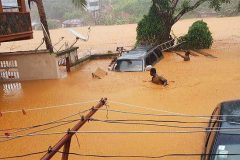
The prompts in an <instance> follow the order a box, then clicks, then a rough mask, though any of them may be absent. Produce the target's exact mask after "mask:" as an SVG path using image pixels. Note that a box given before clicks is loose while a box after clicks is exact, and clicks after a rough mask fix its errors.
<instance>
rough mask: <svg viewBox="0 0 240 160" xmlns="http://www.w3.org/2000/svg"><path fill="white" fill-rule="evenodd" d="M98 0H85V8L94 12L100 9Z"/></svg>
mask: <svg viewBox="0 0 240 160" xmlns="http://www.w3.org/2000/svg"><path fill="white" fill-rule="evenodd" d="M100 7H101V5H100V0H87V10H88V11H90V12H95V11H99V10H100Z"/></svg>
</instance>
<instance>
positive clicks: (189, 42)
mask: <svg viewBox="0 0 240 160" xmlns="http://www.w3.org/2000/svg"><path fill="white" fill-rule="evenodd" d="M180 39H181V40H183V41H186V43H185V44H184V45H183V46H182V47H183V48H184V49H208V48H210V47H211V46H212V43H213V38H212V33H211V32H210V30H209V28H208V26H207V23H205V22H203V21H202V20H201V21H197V22H194V23H193V24H192V26H191V27H190V28H189V30H188V34H187V35H185V36H183V37H181V38H180Z"/></svg>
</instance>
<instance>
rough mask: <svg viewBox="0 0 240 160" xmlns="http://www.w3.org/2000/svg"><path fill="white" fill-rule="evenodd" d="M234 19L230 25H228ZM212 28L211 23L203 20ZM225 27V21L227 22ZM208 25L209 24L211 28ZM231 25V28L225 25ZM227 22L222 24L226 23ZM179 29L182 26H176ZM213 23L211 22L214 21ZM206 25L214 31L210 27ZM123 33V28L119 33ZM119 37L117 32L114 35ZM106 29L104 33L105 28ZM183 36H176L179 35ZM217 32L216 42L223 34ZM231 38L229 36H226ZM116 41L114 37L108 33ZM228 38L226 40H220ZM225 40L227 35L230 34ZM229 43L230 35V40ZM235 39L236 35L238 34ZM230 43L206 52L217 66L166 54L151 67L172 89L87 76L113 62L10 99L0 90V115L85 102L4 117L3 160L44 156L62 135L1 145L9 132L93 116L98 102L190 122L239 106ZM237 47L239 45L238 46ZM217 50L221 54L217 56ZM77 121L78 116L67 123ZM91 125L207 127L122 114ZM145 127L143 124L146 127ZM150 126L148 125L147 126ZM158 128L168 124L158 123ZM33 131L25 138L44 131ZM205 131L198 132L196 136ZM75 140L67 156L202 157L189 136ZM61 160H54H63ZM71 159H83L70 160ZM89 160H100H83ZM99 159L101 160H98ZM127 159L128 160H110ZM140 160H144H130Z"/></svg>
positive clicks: (198, 139)
mask: <svg viewBox="0 0 240 160" xmlns="http://www.w3.org/2000/svg"><path fill="white" fill-rule="evenodd" d="M231 20H232V19H230V21H231ZM208 21H210V20H208ZM226 21H227V20H226ZM210 22H211V21H210ZM227 22H228V21H227ZM227 22H226V23H227ZM181 23H182V22H181ZM214 23H215V21H214ZM210 25H211V24H210ZM124 27H125V26H124ZM117 28H118V29H119V28H120V29H121V27H119V26H118V27H117ZM106 29H107V27H106ZM178 32H181V31H178ZM220 32H221V31H219V30H217V29H216V30H214V34H217V35H218V34H221V33H220ZM229 32H230V31H229ZM113 34H114V33H113ZM225 34H226V33H225ZM229 34H230V33H229ZM230 35H231V34H230ZM238 35H239V34H238ZM228 38H229V36H226V37H224V39H223V40H221V39H217V42H215V44H214V49H211V50H207V52H208V53H211V54H213V55H214V56H216V57H218V58H208V57H205V56H202V55H200V56H198V57H192V59H191V61H190V62H183V61H182V59H181V58H180V57H178V56H177V55H175V54H173V53H164V57H165V58H164V59H163V60H162V61H160V63H158V64H157V65H156V68H157V70H158V72H159V74H161V75H164V76H165V77H166V78H167V79H168V80H169V81H171V82H170V84H169V86H167V87H166V88H164V87H161V86H157V85H154V84H151V83H149V82H144V81H146V80H150V77H149V73H147V72H144V73H114V72H109V73H108V76H106V77H104V78H103V79H101V80H99V79H92V77H91V73H92V72H94V71H95V69H96V68H97V67H100V68H102V69H104V70H107V66H108V64H109V62H110V60H97V61H90V62H89V63H87V64H85V65H83V66H81V67H80V68H79V69H77V70H76V71H74V72H72V73H71V74H70V75H69V76H68V77H67V78H65V79H59V80H41V81H40V80H39V81H25V82H21V83H20V84H15V88H18V89H17V90H15V91H14V92H12V91H9V90H6V89H5V90H4V89H3V87H4V85H3V84H1V86H0V87H1V88H0V89H1V90H0V96H1V99H0V104H1V105H0V110H1V111H2V112H4V111H9V110H18V109H29V108H39V107H48V106H55V105H62V104H69V103H78V102H89V103H85V104H81V105H72V106H65V107H60V108H52V109H44V110H36V111H28V112H27V113H26V115H23V114H22V113H21V112H19V113H8V114H3V116H2V117H0V158H1V157H5V156H14V155H21V154H25V153H32V152H38V151H45V150H47V149H48V147H49V146H53V145H54V144H55V143H56V142H57V141H58V140H59V139H60V138H61V137H62V136H63V135H49V136H36V137H24V138H18V139H15V140H12V141H8V142H2V140H4V138H2V136H4V133H6V132H10V131H3V130H6V129H9V128H21V127H26V126H32V125H36V124H42V123H46V122H49V121H54V120H57V119H60V118H63V117H66V116H68V115H71V114H73V113H77V112H79V111H83V110H85V109H89V108H91V107H92V106H93V105H95V104H96V103H97V102H93V101H95V100H100V98H102V97H107V98H108V99H109V101H110V102H109V107H108V109H109V110H111V109H112V110H122V111H127V112H140V113H150V114H166V113H163V112H160V110H166V111H170V112H177V113H184V114H190V115H210V114H211V113H212V111H213V109H214V108H215V107H216V105H217V104H218V103H219V102H221V101H226V100H232V99H239V98H240V92H239V90H240V72H239V70H240V63H239V62H240V47H239V44H237V45H231V46H230V44H228V43H224V41H226V42H227V40H228ZM235 40H236V41H237V39H235ZM217 46H219V48H221V49H217V48H218V47H217ZM114 102H122V103H126V104H134V105H138V106H144V107H148V108H152V109H155V110H146V109H144V108H136V107H133V106H131V107H130V106H126V105H124V104H117V103H114ZM105 108H106V107H104V109H105ZM77 118H80V115H77V116H75V117H72V118H70V119H77ZM94 118H96V119H101V120H106V119H107V118H108V119H109V120H140V119H141V120H180V121H207V120H205V119H199V118H186V117H185V118H180V117H156V116H155V117H154V116H143V115H142V116H141V115H131V114H123V113H114V112H111V111H109V112H107V111H106V110H101V111H98V112H97V114H96V115H95V116H94ZM75 123H76V122H74V123H71V124H67V125H64V126H59V127H57V128H53V129H50V130H47V131H42V132H43V133H51V132H62V131H67V130H68V128H71V127H72V126H74V124H75ZM145 123H146V122H145ZM147 123H149V122H147ZM158 124H166V122H164V123H158ZM168 125H178V126H179V125H180V126H195V127H196V126H199V127H205V126H206V124H189V125H187V124H177V123H170V124H169V123H168ZM44 128H46V126H44V127H41V128H35V129H32V130H30V131H22V132H19V133H15V134H17V135H23V134H26V133H30V132H34V131H38V130H40V129H44ZM191 130H193V129H187V128H184V129H183V128H178V129H176V128H169V127H163V126H141V125H137V124H135V125H129V124H128V125H126V124H114V123H113V124H108V123H103V122H89V123H87V124H86V125H85V126H84V127H83V128H81V131H191ZM194 130H202V129H194ZM77 137H78V140H79V143H80V145H78V143H77V138H76V137H73V139H72V144H71V152H75V153H80V154H98V155H147V156H160V155H165V154H172V153H177V154H178V153H201V152H202V146H203V141H204V133H192V134H78V136H77ZM42 156H43V154H40V155H34V156H31V157H25V158H22V159H24V160H35V159H40V157H42ZM60 156H61V155H60V154H57V156H56V157H55V158H54V159H60ZM70 159H81V157H78V156H74V155H71V156H70ZM82 159H86V160H97V159H99V158H94V157H83V158H82ZM100 159H101V158H100ZM109 159H116V160H118V159H130V158H109ZM135 159H143V158H135ZM163 159H164V160H165V159H166V160H171V159H179V160H199V157H178V158H174V157H166V158H163Z"/></svg>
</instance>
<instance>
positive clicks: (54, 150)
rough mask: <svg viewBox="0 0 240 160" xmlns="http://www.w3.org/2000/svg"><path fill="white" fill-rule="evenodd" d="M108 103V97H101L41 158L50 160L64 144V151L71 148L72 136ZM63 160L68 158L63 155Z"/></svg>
mask: <svg viewBox="0 0 240 160" xmlns="http://www.w3.org/2000/svg"><path fill="white" fill-rule="evenodd" d="M106 103H107V98H103V99H101V101H100V102H99V103H98V104H97V105H96V106H95V107H93V108H92V109H91V111H90V112H89V113H88V114H87V115H86V116H84V117H82V119H81V120H80V121H79V122H78V123H77V124H76V125H75V126H74V127H73V128H72V129H71V130H69V131H68V133H67V134H66V135H65V136H64V137H63V138H62V139H61V140H60V141H58V143H57V144H55V145H54V146H53V147H52V148H50V149H49V151H48V152H47V153H46V154H45V155H44V156H43V157H42V158H41V160H50V159H51V158H52V157H53V156H54V155H55V154H56V153H57V152H58V151H59V150H60V149H61V148H62V147H63V146H64V151H65V150H69V149H70V146H69V147H68V145H70V144H68V143H70V140H71V138H72V136H73V135H75V134H76V133H75V132H77V131H78V130H79V129H80V128H81V127H82V126H83V125H84V124H85V123H87V122H88V121H89V119H90V118H91V117H92V116H93V115H94V114H95V113H96V112H97V111H98V110H99V109H100V108H101V107H103V106H104V105H105V104H106ZM68 153H69V152H65V154H68ZM62 158H65V159H62V160H68V159H66V158H68V157H65V156H64V155H63V157H62Z"/></svg>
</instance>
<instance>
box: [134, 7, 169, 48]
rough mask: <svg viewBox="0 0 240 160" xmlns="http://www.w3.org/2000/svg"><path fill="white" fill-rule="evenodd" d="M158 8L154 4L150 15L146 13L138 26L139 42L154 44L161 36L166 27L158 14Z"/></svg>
mask: <svg viewBox="0 0 240 160" xmlns="http://www.w3.org/2000/svg"><path fill="white" fill-rule="evenodd" d="M156 10H157V8H156V7H155V5H153V6H152V7H151V8H150V11H149V13H148V15H145V16H144V17H143V19H142V20H141V21H140V22H139V23H138V26H137V43H138V44H142V43H144V44H152V43H154V42H156V40H157V39H158V38H159V35H161V34H159V33H161V32H162V31H163V30H164V29H163V28H164V27H163V23H162V21H161V19H160V18H159V16H158V15H157V11H156Z"/></svg>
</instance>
